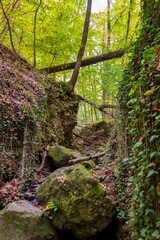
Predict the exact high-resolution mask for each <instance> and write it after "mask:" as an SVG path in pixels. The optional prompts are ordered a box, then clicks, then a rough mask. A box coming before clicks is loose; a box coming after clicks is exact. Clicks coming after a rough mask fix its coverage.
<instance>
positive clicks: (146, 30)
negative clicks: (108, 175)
mask: <svg viewBox="0 0 160 240" xmlns="http://www.w3.org/2000/svg"><path fill="white" fill-rule="evenodd" d="M159 8H160V4H159V3H158V2H157V3H155V4H154V5H153V6H152V9H150V10H149V12H148V13H147V16H149V17H148V18H144V16H143V18H142V20H143V21H144V22H143V26H142V29H141V34H140V36H139V38H138V39H137V41H136V42H135V44H134V48H133V49H132V52H133V55H132V59H131V61H130V63H129V64H128V68H127V69H126V70H125V73H124V77H123V80H122V83H121V85H120V88H119V95H120V96H119V97H120V100H121V110H122V114H123V118H124V119H123V120H124V121H127V123H128V124H127V126H128V129H127V135H128V136H129V138H128V142H127V144H128V146H129V157H128V159H127V161H126V160H125V159H123V160H121V162H120V166H119V167H120V169H121V170H120V171H121V178H120V179H119V185H120V186H121V187H122V189H123V190H125V197H129V198H130V201H129V203H128V207H129V210H128V211H127V209H125V208H123V207H122V206H121V208H120V213H119V214H120V216H121V215H122V213H121V212H122V210H123V211H125V213H126V215H125V216H127V217H128V220H129V225H130V228H131V239H134V240H137V239H139V240H140V239H141V240H151V239H159V237H160V235H159V234H160V233H159V229H158V226H159V220H158V219H159V218H158V215H159V214H160V212H159V209H158V196H157V192H156V187H157V184H158V176H159V172H160V169H159V165H158V162H159V156H160V155H159V152H160V148H159V146H160V126H159V123H158V121H157V119H159V107H160V100H159V96H160V90H159V80H158V79H159V69H158V59H159V54H158V51H157V49H159V45H160V39H159V37H158V28H157V26H158V23H159V20H158V19H159V17H160V13H159V10H158V9H159ZM148 14H149V15H148ZM148 35H149V38H148V37H147V36H148ZM124 163H126V166H124ZM126 173H127V174H126ZM124 174H126V177H125V179H124V178H123V175H124ZM126 186H128V188H127V189H126ZM123 190H122V191H123ZM119 200H120V201H122V202H123V203H125V204H126V200H125V199H123V198H122V196H120V197H119Z"/></svg>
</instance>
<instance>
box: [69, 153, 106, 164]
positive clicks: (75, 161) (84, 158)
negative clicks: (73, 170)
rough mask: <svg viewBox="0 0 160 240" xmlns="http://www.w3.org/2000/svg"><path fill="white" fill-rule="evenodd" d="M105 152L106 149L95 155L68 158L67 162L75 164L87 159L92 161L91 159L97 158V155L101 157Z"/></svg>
mask: <svg viewBox="0 0 160 240" xmlns="http://www.w3.org/2000/svg"><path fill="white" fill-rule="evenodd" d="M105 154H106V151H104V152H101V153H97V154H95V155H90V156H88V157H82V158H77V159H72V160H69V162H68V163H69V164H70V165H73V164H75V163H79V162H84V161H88V160H92V161H93V159H97V158H99V157H103V156H104V155H105Z"/></svg>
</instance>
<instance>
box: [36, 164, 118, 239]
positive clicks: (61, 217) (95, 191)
mask: <svg viewBox="0 0 160 240" xmlns="http://www.w3.org/2000/svg"><path fill="white" fill-rule="evenodd" d="M37 199H38V201H39V203H41V204H46V205H48V204H49V203H54V206H56V211H54V210H55V208H54V209H53V208H51V209H50V214H51V215H52V217H53V225H54V226H55V227H57V228H58V229H71V230H72V231H73V232H74V234H75V235H76V236H77V237H78V238H79V239H88V238H89V237H91V236H93V235H95V234H96V233H97V232H99V231H101V230H103V229H104V228H106V226H107V225H108V224H109V223H110V222H111V220H112V217H113V215H114V214H115V206H114V203H113V202H112V200H111V199H110V198H109V196H108V195H107V193H106V191H105V190H104V188H103V187H102V186H101V185H100V184H99V183H98V182H97V181H96V180H95V179H94V178H93V176H92V175H91V173H90V172H89V171H88V170H87V169H86V168H85V167H84V166H83V165H82V164H76V165H74V166H69V167H63V168H60V169H57V170H56V171H55V172H54V173H52V174H51V175H50V176H49V177H48V178H47V179H46V180H45V181H44V182H43V183H42V185H41V186H40V188H39V190H38V193H37ZM49 205H51V204H49Z"/></svg>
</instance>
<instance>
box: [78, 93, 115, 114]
mask: <svg viewBox="0 0 160 240" xmlns="http://www.w3.org/2000/svg"><path fill="white" fill-rule="evenodd" d="M76 96H77V97H78V99H79V100H80V101H83V102H86V103H88V104H89V105H91V106H92V107H94V108H96V109H98V110H99V111H101V112H103V113H105V114H107V115H109V116H110V117H112V118H115V117H114V115H113V114H112V113H109V112H107V111H106V110H104V109H105V108H116V106H115V105H111V104H107V103H105V104H102V105H100V106H97V105H96V104H95V103H94V102H91V101H89V100H88V99H86V98H84V97H82V96H80V95H78V94H77V95H76Z"/></svg>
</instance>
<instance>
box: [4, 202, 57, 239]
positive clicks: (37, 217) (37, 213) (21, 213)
mask: <svg viewBox="0 0 160 240" xmlns="http://www.w3.org/2000/svg"><path fill="white" fill-rule="evenodd" d="M0 239H1V240H15V239H16V240H51V239H52V240H57V239H58V238H57V235H56V232H55V230H54V229H53V227H52V225H51V223H50V221H49V219H48V218H47V217H46V216H45V215H44V213H43V212H42V211H41V210H40V209H38V208H36V207H33V206H32V205H30V204H29V203H28V202H27V201H18V202H13V203H10V204H8V205H7V206H6V207H5V208H4V209H3V210H2V211H1V212H0Z"/></svg>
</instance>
